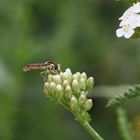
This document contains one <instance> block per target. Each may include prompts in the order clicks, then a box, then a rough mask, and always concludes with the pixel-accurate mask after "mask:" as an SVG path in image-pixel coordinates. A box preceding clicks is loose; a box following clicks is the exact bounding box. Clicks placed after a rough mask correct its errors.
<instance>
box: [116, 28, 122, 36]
mask: <svg viewBox="0 0 140 140" xmlns="http://www.w3.org/2000/svg"><path fill="white" fill-rule="evenodd" d="M116 35H117V37H122V36H123V35H124V30H123V29H122V28H119V29H117V30H116Z"/></svg>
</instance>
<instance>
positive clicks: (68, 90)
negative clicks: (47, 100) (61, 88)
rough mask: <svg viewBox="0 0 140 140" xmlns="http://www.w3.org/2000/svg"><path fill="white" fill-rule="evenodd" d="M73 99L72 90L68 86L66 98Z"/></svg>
mask: <svg viewBox="0 0 140 140" xmlns="http://www.w3.org/2000/svg"><path fill="white" fill-rule="evenodd" d="M71 97H72V90H71V87H70V86H69V85H68V86H66V88H65V98H66V99H68V100H69V99H70V98H71Z"/></svg>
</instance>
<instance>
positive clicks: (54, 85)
mask: <svg viewBox="0 0 140 140" xmlns="http://www.w3.org/2000/svg"><path fill="white" fill-rule="evenodd" d="M55 87H56V84H55V83H54V82H51V83H50V87H49V92H50V94H51V95H52V96H55Z"/></svg>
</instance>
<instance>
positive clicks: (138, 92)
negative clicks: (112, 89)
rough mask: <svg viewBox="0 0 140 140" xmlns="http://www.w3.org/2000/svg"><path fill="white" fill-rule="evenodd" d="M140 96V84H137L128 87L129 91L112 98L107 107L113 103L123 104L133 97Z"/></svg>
mask: <svg viewBox="0 0 140 140" xmlns="http://www.w3.org/2000/svg"><path fill="white" fill-rule="evenodd" d="M139 96H140V85H135V86H133V87H131V88H129V89H128V91H126V92H124V93H122V94H120V95H118V96H117V97H115V98H113V99H110V100H109V101H108V103H107V107H109V106H112V105H121V104H123V103H125V102H127V101H129V100H131V99H134V98H137V97H139Z"/></svg>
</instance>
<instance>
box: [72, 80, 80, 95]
mask: <svg viewBox="0 0 140 140" xmlns="http://www.w3.org/2000/svg"><path fill="white" fill-rule="evenodd" d="M71 86H72V90H73V93H75V94H77V93H78V92H79V84H78V80H77V79H75V80H73V81H72V84H71Z"/></svg>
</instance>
